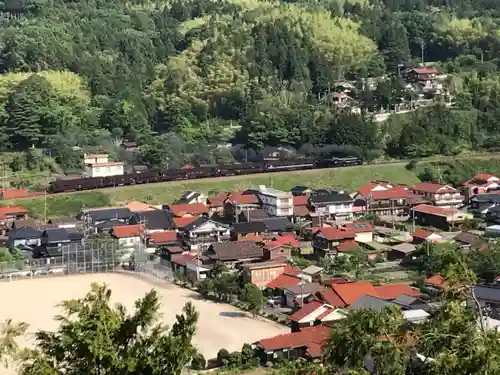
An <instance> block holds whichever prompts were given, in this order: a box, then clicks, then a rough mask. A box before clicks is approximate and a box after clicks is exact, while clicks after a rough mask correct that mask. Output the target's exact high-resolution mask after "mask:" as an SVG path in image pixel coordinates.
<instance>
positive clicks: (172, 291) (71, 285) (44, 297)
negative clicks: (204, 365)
mask: <svg viewBox="0 0 500 375" xmlns="http://www.w3.org/2000/svg"><path fill="white" fill-rule="evenodd" d="M93 281H95V282H99V283H106V284H108V285H109V286H110V287H111V289H112V291H113V297H112V299H113V301H115V302H120V303H123V304H124V305H125V306H126V307H127V308H128V309H132V307H133V303H134V301H135V300H136V299H137V298H139V297H142V296H143V295H144V294H145V293H146V292H148V291H149V290H151V289H152V288H156V289H157V290H158V292H159V294H160V296H161V297H162V303H163V304H162V309H161V312H162V314H163V319H164V321H165V323H167V324H171V323H173V322H174V321H175V315H176V314H177V313H179V312H180V311H181V309H182V307H183V306H184V304H185V303H186V302H188V301H192V302H193V304H194V305H195V307H196V310H197V311H198V312H199V314H200V318H199V321H198V331H197V333H196V337H195V342H196V345H197V346H198V348H199V350H200V351H201V352H202V353H203V354H204V355H205V357H206V358H212V357H215V355H216V354H217V351H218V350H219V349H221V348H226V349H228V350H229V351H234V350H240V349H241V347H242V345H243V344H244V343H245V342H248V343H252V342H255V341H257V340H258V339H260V338H265V337H270V336H274V335H277V334H280V333H286V332H289V328H286V327H283V326H281V325H278V324H274V323H271V322H266V321H262V320H255V319H252V318H251V317H248V316H246V315H244V314H243V313H242V312H241V311H240V310H238V309H236V308H234V307H232V306H230V305H227V304H222V303H220V304H219V303H214V302H209V301H204V300H200V299H199V297H198V295H197V294H194V293H193V292H191V291H189V290H186V289H182V288H179V287H177V286H174V285H170V284H166V286H165V287H158V286H155V285H154V284H151V283H149V282H147V281H145V280H141V279H139V278H137V277H131V276H128V275H121V274H89V275H79V276H67V277H59V278H44V279H33V280H19V281H13V282H11V283H8V282H2V283H0V296H2V303H1V304H0V321H3V320H5V319H6V318H12V319H13V320H14V321H24V322H26V323H29V324H30V328H29V332H30V333H32V332H35V331H36V330H37V329H45V330H54V329H56V327H57V323H56V322H54V321H53V319H52V318H53V316H54V315H55V314H57V313H59V312H60V310H59V309H58V308H57V306H56V305H57V304H58V303H59V302H60V301H61V300H66V299H71V298H78V297H83V296H84V295H85V293H86V292H87V291H88V290H89V286H90V283H91V282H93ZM28 336H30V335H28ZM30 343H32V339H30V338H29V337H27V338H26V340H23V342H22V343H21V344H24V345H29V344H30ZM12 373H13V372H12V370H10V371H7V372H5V371H4V370H3V369H0V374H2V375H3V374H12Z"/></svg>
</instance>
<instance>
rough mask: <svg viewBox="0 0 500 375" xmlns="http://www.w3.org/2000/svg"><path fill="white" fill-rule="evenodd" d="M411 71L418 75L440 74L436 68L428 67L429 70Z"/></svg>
mask: <svg viewBox="0 0 500 375" xmlns="http://www.w3.org/2000/svg"><path fill="white" fill-rule="evenodd" d="M410 71H414V72H415V73H417V74H438V73H439V70H438V69H437V68H434V67H428V68H413V69H411V70H410Z"/></svg>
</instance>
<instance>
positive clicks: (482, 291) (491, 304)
mask: <svg viewBox="0 0 500 375" xmlns="http://www.w3.org/2000/svg"><path fill="white" fill-rule="evenodd" d="M473 292H474V294H473V296H474V297H475V299H476V300H477V301H478V302H479V305H480V306H481V308H482V309H483V310H485V311H487V315H488V316H489V317H490V318H493V319H500V288H498V287H497V286H489V285H475V286H474V287H473ZM469 303H470V304H471V305H473V306H474V305H475V302H474V301H470V302H469Z"/></svg>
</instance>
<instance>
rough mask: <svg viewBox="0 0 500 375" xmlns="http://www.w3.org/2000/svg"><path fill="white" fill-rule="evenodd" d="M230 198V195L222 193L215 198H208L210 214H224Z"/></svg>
mask: <svg viewBox="0 0 500 375" xmlns="http://www.w3.org/2000/svg"><path fill="white" fill-rule="evenodd" d="M228 196H229V193H221V194H218V195H214V196H209V197H207V207H208V211H209V213H210V214H215V213H218V214H223V213H224V201H225V200H226V198H227V197H228Z"/></svg>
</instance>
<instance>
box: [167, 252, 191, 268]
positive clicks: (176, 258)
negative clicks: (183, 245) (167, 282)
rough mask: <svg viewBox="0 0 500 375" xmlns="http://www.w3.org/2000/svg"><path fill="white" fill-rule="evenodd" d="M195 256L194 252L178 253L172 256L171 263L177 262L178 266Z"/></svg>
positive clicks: (183, 264)
mask: <svg viewBox="0 0 500 375" xmlns="http://www.w3.org/2000/svg"><path fill="white" fill-rule="evenodd" d="M195 258H196V255H194V254H189V253H186V254H179V255H174V256H172V263H175V264H178V265H180V266H185V265H186V264H187V263H189V262H191V261H192V260H194V259H195Z"/></svg>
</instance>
